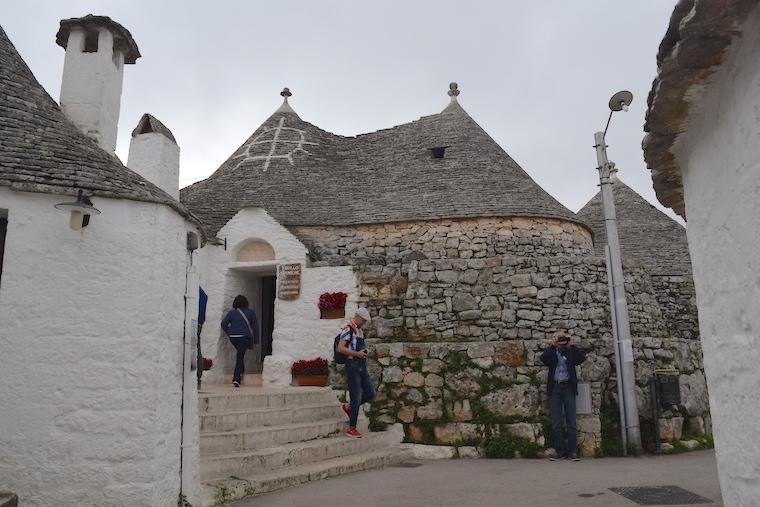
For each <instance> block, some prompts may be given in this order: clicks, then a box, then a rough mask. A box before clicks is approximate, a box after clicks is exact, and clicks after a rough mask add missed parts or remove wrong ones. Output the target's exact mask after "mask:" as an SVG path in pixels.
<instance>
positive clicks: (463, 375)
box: [446, 368, 483, 397]
mask: <svg viewBox="0 0 760 507" xmlns="http://www.w3.org/2000/svg"><path fill="white" fill-rule="evenodd" d="M482 374H483V372H482V371H481V370H477V369H475V368H467V369H466V370H464V371H461V372H458V373H456V374H454V375H451V376H449V375H447V376H446V387H447V388H448V389H450V390H451V391H452V392H453V393H455V394H457V395H459V396H466V397H472V396H475V395H476V394H478V391H480V382H479V379H480V377H481V375H482Z"/></svg>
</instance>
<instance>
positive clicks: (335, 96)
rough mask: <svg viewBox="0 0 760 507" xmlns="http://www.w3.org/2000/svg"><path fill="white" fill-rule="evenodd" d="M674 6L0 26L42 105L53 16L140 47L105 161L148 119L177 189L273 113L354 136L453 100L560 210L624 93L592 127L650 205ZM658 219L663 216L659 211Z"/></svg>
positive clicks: (569, 4)
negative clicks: (174, 145)
mask: <svg viewBox="0 0 760 507" xmlns="http://www.w3.org/2000/svg"><path fill="white" fill-rule="evenodd" d="M674 5H675V0H637V1H636V2H631V1H625V0H604V1H603V0H596V1H591V0H574V1H566V0H556V1H539V0H533V1H528V2H526V1H525V0H521V1H513V0H504V1H490V2H486V1H472V0H471V1H458V2H457V1H448V0H446V1H443V0H435V1H433V0H429V1H411V0H383V1H382V2H369V1H364V2H361V1H356V0H345V1H323V0H320V1H316V0H311V1H307V0H304V1H296V0H290V1H277V2H264V1H232V0H216V1H199V0H182V1H179V0H172V1H165V0H162V1H156V0H131V1H129V2H126V1H105V0H97V1H95V0H67V1H65V2H62V1H59V0H26V1H24V2H13V3H10V2H3V3H2V6H0V14H1V15H0V23H2V25H3V27H4V28H5V30H6V32H7V33H8V35H9V37H10V38H11V40H12V41H13V43H14V44H15V45H16V47H17V49H18V50H19V52H20V53H21V55H22V57H23V58H24V59H25V60H26V62H27V64H28V65H29V66H30V67H31V69H32V71H33V72H34V74H35V76H36V77H37V79H38V80H39V81H40V83H41V84H42V85H43V86H44V87H45V89H46V90H47V91H48V92H49V93H50V95H51V96H52V97H53V98H54V99H56V100H58V98H59V91H60V85H61V72H62V69H63V56H64V51H63V49H62V48H60V47H58V46H56V45H55V33H56V31H57V30H58V22H59V20H60V19H62V18H68V17H78V16H82V15H85V14H88V13H93V14H99V15H106V16H110V17H111V18H113V19H114V20H116V21H118V22H119V23H121V24H122V25H124V26H125V27H126V28H127V29H128V30H130V31H131V32H132V35H133V37H134V38H135V40H136V41H137V44H138V45H139V47H140V52H141V53H142V55H143V56H142V58H140V59H138V60H137V63H136V64H135V65H128V66H125V69H126V70H125V79H124V91H123V95H122V103H121V104H122V105H121V118H120V122H119V140H118V147H117V150H116V152H117V154H118V155H119V157H120V158H121V159H122V160H123V161H125V162H126V158H127V152H128V147H129V135H130V132H131V131H132V129H133V128H134V127H135V125H136V124H137V121H138V120H139V118H140V116H141V115H142V114H143V113H145V112H149V113H152V114H153V115H155V116H156V117H157V118H159V119H160V120H161V121H162V122H164V123H165V124H166V125H167V126H168V127H169V128H170V129H171V130H172V132H173V133H174V135H175V137H176V139H177V142H178V143H179V145H180V148H181V150H182V158H181V171H180V185H181V186H186V185H188V184H190V183H192V182H194V181H197V180H198V179H201V178H203V177H206V176H208V175H209V174H211V173H212V172H213V171H215V170H216V169H217V167H219V165H220V164H221V163H222V162H224V160H226V158H227V157H229V156H230V155H231V154H232V152H233V151H235V150H236V149H237V148H238V147H239V146H240V145H241V144H242V142H243V141H244V140H245V139H246V138H247V137H248V136H249V135H250V134H251V133H252V132H253V131H254V130H255V129H256V128H257V127H258V126H259V125H260V124H261V123H262V122H263V121H264V120H265V119H266V118H268V117H269V116H270V115H271V114H272V112H274V110H275V109H276V108H277V107H278V106H279V105H280V102H281V97H280V95H279V92H280V90H282V88H283V86H288V87H289V88H290V89H291V91H292V92H293V97H291V100H290V103H291V105H292V106H293V108H294V109H295V110H296V111H297V112H298V113H299V115H300V116H301V118H303V119H304V120H306V121H309V122H311V123H313V124H315V125H317V126H319V127H321V128H322V129H324V130H327V131H330V132H334V133H337V134H342V135H356V134H360V133H365V132H371V131H374V130H378V129H383V128H389V127H392V126H394V125H398V124H400V123H406V122H409V121H412V120H415V119H417V118H419V117H420V116H424V115H428V114H432V113H437V112H439V111H440V110H441V109H443V108H444V107H445V106H446V104H447V103H448V100H449V98H448V96H447V95H446V92H447V90H448V84H449V82H450V81H457V82H458V83H459V88H460V90H461V95H460V96H459V99H460V103H461V104H462V106H463V107H464V108H465V109H466V110H467V111H468V112H469V113H470V115H471V116H472V117H473V118H474V119H475V120H476V121H477V122H478V123H479V124H480V125H481V126H482V127H483V128H484V129H485V130H486V131H487V132H488V133H489V134H490V135H491V136H492V137H493V138H494V139H495V140H496V141H497V142H498V143H499V144H500V145H501V146H502V147H503V148H504V149H505V150H506V151H507V152H508V153H509V154H510V155H511V156H512V157H513V158H514V159H515V160H516V161H517V162H518V163H519V164H520V165H521V166H522V167H523V168H524V169H525V170H526V171H527V172H528V174H530V175H531V176H532V177H533V179H535V180H536V181H537V182H538V183H539V184H540V185H541V186H542V187H544V188H545V189H546V190H547V191H548V192H550V193H551V194H552V195H554V197H556V198H557V199H558V200H559V201H560V202H562V203H563V204H565V206H567V207H568V208H570V209H571V210H573V211H577V210H578V209H580V208H581V207H582V206H583V205H584V204H585V203H586V202H587V201H588V199H590V198H591V197H592V196H593V195H594V194H595V193H596V192H597V184H598V175H597V172H596V171H595V167H596V158H595V152H594V150H593V148H592V145H593V134H594V132H595V131H597V130H603V129H604V124H605V121H606V119H607V114H608V112H609V110H608V108H607V101H608V99H609V97H610V96H611V94H612V93H614V92H615V91H618V90H620V89H628V90H631V91H632V92H633V95H634V102H633V105H632V107H631V110H630V111H629V112H628V113H618V114H616V115H615V116H614V117H613V120H612V125H611V127H610V130H609V132H608V134H607V142H608V144H609V145H610V148H609V156H610V159H611V160H613V161H615V162H616V163H617V166H618V168H619V169H620V172H619V175H620V178H621V179H622V180H623V181H625V182H626V183H627V184H628V185H630V186H631V187H632V188H634V189H635V190H636V191H638V192H639V193H640V194H642V195H643V196H644V197H645V198H646V199H647V200H649V201H650V202H651V203H653V204H655V205H656V206H658V208H660V209H664V208H663V207H662V206H661V205H660V204H659V203H658V202H657V200H656V198H655V196H654V191H653V190H652V182H651V178H650V175H649V171H647V170H646V165H645V163H644V160H643V157H642V151H641V139H642V137H643V134H644V133H643V130H642V126H643V123H644V112H645V110H646V97H647V94H648V93H649V90H650V88H651V84H652V79H653V78H654V76H655V72H656V62H655V56H656V54H657V47H658V45H659V43H660V41H661V40H662V37H663V35H664V34H665V30H666V28H667V25H668V20H669V18H670V14H671V12H672V9H673V6H674ZM668 214H669V215H670V216H675V215H674V214H673V213H672V212H670V210H668Z"/></svg>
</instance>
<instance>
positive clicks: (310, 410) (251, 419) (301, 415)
mask: <svg viewBox="0 0 760 507" xmlns="http://www.w3.org/2000/svg"><path fill="white" fill-rule="evenodd" d="M331 418H335V419H345V418H346V416H345V414H344V413H343V411H342V410H341V409H340V405H339V404H337V403H336V402H327V403H315V404H311V405H301V406H293V407H278V408H251V409H248V410H230V411H224V412H205V413H203V414H202V415H201V433H204V432H214V431H234V430H244V429H247V428H255V427H262V426H277V425H283V424H288V423H300V422H309V421H322V420H325V419H331Z"/></svg>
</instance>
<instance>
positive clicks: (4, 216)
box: [0, 209, 8, 281]
mask: <svg viewBox="0 0 760 507" xmlns="http://www.w3.org/2000/svg"><path fill="white" fill-rule="evenodd" d="M7 230H8V210H7V209H0V281H2V279H3V254H4V252H5V231H7Z"/></svg>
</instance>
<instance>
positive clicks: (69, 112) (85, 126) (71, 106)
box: [60, 28, 124, 153]
mask: <svg viewBox="0 0 760 507" xmlns="http://www.w3.org/2000/svg"><path fill="white" fill-rule="evenodd" d="M84 45H85V33H84V30H83V29H81V28H73V29H72V30H71V33H70V34H69V41H68V44H67V45H66V57H65V59H64V63H63V79H62V81H61V100H60V103H61V109H62V110H63V112H64V113H65V114H66V116H67V117H68V118H69V119H70V120H71V121H72V122H73V123H74V125H76V126H77V127H79V129H80V130H81V131H82V132H84V133H85V134H87V135H89V136H90V137H92V138H93V139H95V141H97V142H98V144H99V145H100V146H101V147H102V148H103V149H104V150H106V151H107V152H110V153H113V152H114V149H115V148H116V132H117V128H118V123H119V110H120V108H121V89H122V83H123V77H124V54H123V53H122V52H121V51H116V52H114V50H113V34H112V33H111V32H110V31H109V30H107V29H105V28H101V29H100V32H99V37H98V51H97V52H96V53H85V52H84V51H83V50H84Z"/></svg>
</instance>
